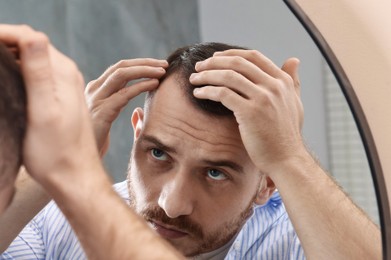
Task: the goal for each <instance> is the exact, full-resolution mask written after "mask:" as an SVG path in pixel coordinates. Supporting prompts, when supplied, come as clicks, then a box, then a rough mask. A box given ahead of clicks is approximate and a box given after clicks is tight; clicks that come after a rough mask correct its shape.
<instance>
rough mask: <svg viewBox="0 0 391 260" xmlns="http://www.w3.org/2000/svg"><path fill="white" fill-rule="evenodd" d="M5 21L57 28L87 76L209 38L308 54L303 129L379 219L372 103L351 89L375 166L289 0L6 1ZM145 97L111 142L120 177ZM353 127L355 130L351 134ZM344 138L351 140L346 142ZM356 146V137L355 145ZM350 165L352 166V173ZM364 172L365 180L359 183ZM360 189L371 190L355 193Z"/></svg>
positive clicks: (54, 33) (54, 32) (278, 55)
mask: <svg viewBox="0 0 391 260" xmlns="http://www.w3.org/2000/svg"><path fill="white" fill-rule="evenodd" d="M285 2H287V3H289V4H290V7H291V8H292V10H296V11H295V14H296V15H298V16H299V17H300V15H299V11H298V10H299V9H297V8H296V9H295V8H294V6H295V5H294V4H295V2H294V1H285ZM36 6H40V8H35V7H36ZM296 7H297V5H296ZM301 14H303V12H302V13H301ZM301 20H302V21H303V18H301ZM0 21H1V22H6V23H26V24H30V25H31V26H33V27H34V28H36V29H40V30H42V31H44V32H45V33H47V34H48V35H49V36H50V38H51V39H52V41H53V42H54V44H55V45H56V46H58V48H59V49H61V50H62V51H63V52H65V53H66V54H67V55H69V56H70V57H72V58H73V59H75V61H76V62H77V64H78V65H79V67H80V69H81V71H82V72H83V73H84V76H85V80H86V81H87V82H88V81H89V80H92V79H95V78H96V77H98V76H99V75H100V74H101V73H102V72H103V71H104V70H105V69H106V68H107V67H108V66H109V65H111V64H113V63H115V62H116V61H118V60H120V59H124V58H136V57H155V58H164V57H166V55H167V54H168V53H169V52H171V51H172V50H174V49H175V48H176V47H179V46H183V45H186V44H191V43H195V42H200V41H222V42H227V43H232V44H238V45H244V46H247V47H249V48H255V49H258V50H260V51H262V52H263V53H265V54H266V55H267V56H268V57H270V58H271V59H272V60H273V61H275V62H276V63H277V64H279V65H281V64H282V62H283V61H284V60H285V59H286V58H288V57H291V56H296V57H298V58H300V60H301V72H300V74H301V82H302V98H303V103H304V108H305V124H304V129H303V134H304V137H305V139H306V141H307V143H308V146H309V147H310V149H311V150H313V151H314V154H316V155H317V157H318V159H319V161H320V162H321V164H322V165H323V166H324V168H326V169H327V170H328V171H329V172H331V173H332V174H335V178H336V179H337V180H338V182H340V183H341V184H342V186H343V187H344V188H345V190H346V191H347V192H348V193H349V194H351V196H352V198H353V199H354V200H355V201H356V203H358V204H359V205H360V206H361V207H362V208H364V210H365V211H366V212H367V213H368V214H369V215H370V216H371V217H372V219H374V221H376V222H378V223H379V215H378V209H377V207H374V206H376V205H378V204H377V203H376V197H375V192H374V188H373V185H372V179H371V175H370V170H369V168H370V167H371V169H372V172H376V174H378V175H374V179H375V184H377V185H378V186H376V187H377V190H376V191H377V193H378V196H379V193H383V192H384V190H385V188H384V187H383V188H381V186H379V183H381V182H382V180H383V177H382V171H381V169H380V163H379V161H376V160H378V158H377V157H376V150H373V148H371V147H372V143H373V142H374V141H373V139H371V136H370V134H368V132H367V130H368V129H369V127H368V125H366V124H365V123H363V121H360V117H361V116H360V115H361V113H362V111H361V110H360V108H357V107H355V106H354V105H352V103H354V102H355V101H351V100H352V97H351V96H350V95H349V94H347V99H348V101H349V102H350V106H351V107H352V109H353V114H354V116H355V117H356V120H358V122H357V124H358V125H359V126H360V131H361V135H362V136H363V137H364V140H365V141H366V142H365V143H364V144H365V145H366V149H367V151H369V153H368V154H369V158H370V162H371V163H370V165H369V164H368V161H367V158H366V155H365V152H364V149H363V144H362V142H361V139H360V137H359V134H358V132H359V131H358V130H357V129H356V128H355V123H354V120H353V116H352V115H351V112H350V110H349V109H348V105H347V103H346V101H345V99H344V96H343V94H342V92H341V91H340V89H339V86H338V85H337V84H336V80H335V78H334V77H333V76H332V73H331V72H330V69H329V68H328V66H327V65H326V62H325V60H324V59H323V58H322V55H321V53H320V51H319V49H318V47H319V48H320V50H321V51H322V52H323V53H324V52H325V51H324V50H323V49H322V45H321V44H319V43H318V44H319V45H318V47H317V46H316V45H315V44H314V42H313V41H312V39H311V37H310V35H308V33H307V32H306V31H305V29H304V28H303V27H302V25H301V24H300V23H299V21H298V20H297V19H296V18H295V16H294V15H293V14H292V13H291V12H290V11H289V9H288V8H287V7H286V6H285V4H284V2H283V1H257V0H248V1H246V3H245V4H243V3H241V2H239V1H234V0H219V1H218V0H215V1H207V0H199V1H175V0H169V1H164V2H163V1H158V0H155V1H104V0H89V1H86V0H84V1H81V0H74V1H65V0H64V1H49V2H48V1H44V0H35V1H34V2H27V1H26V2H24V3H23V4H20V3H17V2H16V1H6V0H2V1H1V0H0ZM389 28H390V27H389ZM307 29H308V30H309V32H310V34H311V36H313V37H315V36H319V35H317V31H316V30H315V28H314V27H308V25H307ZM314 35H315V36H314ZM135 36H137V37H135ZM315 39H316V37H315ZM324 55H325V56H326V58H328V62H329V64H331V65H332V70H333V71H334V73H336V72H338V71H342V67H340V66H338V65H335V64H333V63H332V62H330V57H329V56H327V54H324ZM336 75H337V79H338V81H339V83H340V84H342V85H343V86H344V83H345V80H346V79H345V78H343V77H340V76H338V75H339V74H338V73H336ZM344 91H345V94H346V91H349V90H346V88H345V89H344ZM142 102H143V97H142V96H140V97H139V98H137V99H136V100H135V101H134V102H132V103H131V104H130V105H129V106H128V107H127V108H126V109H125V111H123V113H122V114H121V118H120V119H119V120H117V121H116V122H115V124H114V126H113V130H112V142H111V147H110V150H109V152H108V154H107V155H106V157H105V163H106V168H107V169H108V171H109V172H111V173H112V174H113V180H114V181H120V180H123V179H124V178H125V172H126V168H127V163H128V158H129V151H130V148H131V144H132V136H133V134H132V130H131V127H130V115H131V112H132V110H133V108H134V107H135V106H142ZM339 105H340V106H339ZM341 111H344V112H343V115H341V114H339V113H340V112H341ZM334 120H339V121H334ZM345 123H346V124H347V125H345ZM363 129H364V130H363ZM345 135H349V139H346V138H345ZM371 140H372V141H371ZM342 141H347V142H346V143H344V145H341V142H342ZM341 146H342V147H341ZM351 146H354V149H353V150H351V149H350V148H351ZM342 148H344V149H342ZM345 148H346V149H345ZM347 148H349V149H347ZM356 149H357V150H356ZM371 149H372V150H371ZM341 153H343V156H344V158H345V160H343V161H342V163H341V162H338V159H340V158H341ZM353 155H354V156H353ZM348 159H349V160H348ZM357 162H358V163H357ZM357 171H359V172H358V173H357ZM346 172H350V173H352V175H351V176H349V175H346ZM338 174H340V175H338ZM358 175H359V176H360V177H359V178H357V176H358ZM357 179H360V180H361V183H355V182H354V181H355V180H357ZM359 195H364V196H362V197H355V196H359ZM379 198H380V199H381V200H380V202H379V205H380V208H379V209H380V211H381V213H382V214H384V211H386V212H389V210H388V200H387V198H386V197H385V198H384V197H379ZM361 199H362V200H363V201H361ZM364 200H365V201H364ZM387 216H388V215H387ZM388 219H389V218H388ZM380 221H383V222H382V228H383V230H385V229H384V228H385V226H384V223H385V222H384V221H385V219H384V218H383V219H382V218H380ZM385 233H388V232H383V238H384V236H385V235H384V234H385ZM388 241H390V240H388Z"/></svg>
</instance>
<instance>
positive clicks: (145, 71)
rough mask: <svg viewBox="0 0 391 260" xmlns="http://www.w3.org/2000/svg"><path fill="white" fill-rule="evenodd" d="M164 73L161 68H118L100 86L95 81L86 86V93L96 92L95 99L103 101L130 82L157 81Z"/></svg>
mask: <svg viewBox="0 0 391 260" xmlns="http://www.w3.org/2000/svg"><path fill="white" fill-rule="evenodd" d="M165 73H166V71H165V70H164V69H163V68H162V67H151V66H133V67H124V68H119V69H117V70H116V71H115V72H113V73H112V74H111V75H110V76H109V77H108V78H107V79H106V81H105V82H104V83H103V84H102V85H101V86H100V85H99V82H98V81H95V82H94V83H93V84H92V85H91V86H88V90H87V91H88V93H91V92H96V93H95V94H96V97H97V99H104V98H107V97H109V96H110V95H112V94H114V93H115V92H117V91H119V90H120V89H122V88H124V87H125V86H126V85H127V84H128V82H130V81H132V80H135V79H142V78H155V79H157V78H160V77H162V76H163V75H164V74H165ZM96 89H97V90H96Z"/></svg>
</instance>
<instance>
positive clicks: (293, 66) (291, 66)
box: [281, 58, 300, 96]
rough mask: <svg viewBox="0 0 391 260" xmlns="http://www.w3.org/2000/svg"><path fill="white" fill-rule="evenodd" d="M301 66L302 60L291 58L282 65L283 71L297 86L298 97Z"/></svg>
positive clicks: (298, 93)
mask: <svg viewBox="0 0 391 260" xmlns="http://www.w3.org/2000/svg"><path fill="white" fill-rule="evenodd" d="M299 64H300V60H299V59H297V58H289V59H287V60H286V61H285V63H284V65H282V68H281V69H282V70H283V71H285V72H286V73H287V74H288V75H289V76H291V78H292V79H293V82H294V84H295V90H296V93H297V95H298V96H300V78H299Z"/></svg>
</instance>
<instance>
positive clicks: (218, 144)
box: [143, 75, 246, 156]
mask: <svg viewBox="0 0 391 260" xmlns="http://www.w3.org/2000/svg"><path fill="white" fill-rule="evenodd" d="M143 132H144V133H145V134H147V135H154V136H156V135H158V136H157V137H158V138H159V139H162V140H163V141H167V142H172V145H175V146H177V145H178V143H176V142H180V143H181V145H182V144H183V145H186V144H188V145H190V146H193V148H198V149H204V150H210V151H217V150H219V151H225V152H227V153H232V154H236V155H237V156H239V155H242V154H245V153H246V152H245V149H244V146H243V143H242V141H241V138H240V134H239V129H238V125H237V123H236V120H235V119H234V118H233V117H222V116H211V115H208V114H206V113H205V112H204V111H202V110H200V109H198V108H196V107H195V105H194V104H193V103H191V101H190V100H189V97H187V96H186V93H185V92H184V90H183V88H182V87H181V86H180V82H178V80H177V78H176V77H175V75H172V76H170V77H168V78H167V79H165V80H164V81H163V82H162V83H161V84H160V86H159V88H158V89H157V90H156V93H155V94H154V96H153V98H152V99H151V100H150V103H149V105H148V109H146V114H145V121H144V129H143ZM170 144H171V143H170Z"/></svg>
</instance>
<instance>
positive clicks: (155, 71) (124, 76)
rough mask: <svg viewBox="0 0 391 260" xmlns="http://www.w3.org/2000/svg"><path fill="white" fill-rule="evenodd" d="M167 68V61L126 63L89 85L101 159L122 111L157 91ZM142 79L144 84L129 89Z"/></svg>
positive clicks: (151, 60)
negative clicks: (113, 124)
mask: <svg viewBox="0 0 391 260" xmlns="http://www.w3.org/2000/svg"><path fill="white" fill-rule="evenodd" d="M167 66H168V63H167V61H165V60H155V59H148V58H146V59H132V60H122V61H119V62H118V63H117V64H115V65H113V66H111V67H110V68H108V69H107V70H106V71H105V72H104V73H103V74H102V76H100V77H99V78H98V79H97V80H93V81H91V82H90V83H89V84H88V85H87V88H86V91H85V95H86V99H87V104H88V108H89V110H90V113H91V115H92V120H93V127H94V132H95V138H96V141H97V144H98V149H99V151H100V153H101V155H104V154H105V152H106V150H107V149H108V146H109V132H110V128H111V124H112V123H113V121H114V120H115V119H116V118H117V117H118V115H119V113H120V112H121V110H122V109H123V108H124V107H125V106H126V104H127V103H128V102H129V101H130V100H131V99H132V98H134V97H136V96H137V95H139V94H140V93H142V92H145V91H150V90H153V89H155V88H157V86H158V85H159V80H158V79H159V78H160V77H162V76H163V75H164V74H165V72H166V71H165V68H166V67H167ZM139 79H144V80H142V81H138V82H136V83H134V84H133V85H131V86H128V87H127V84H128V83H129V82H130V81H132V80H139Z"/></svg>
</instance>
